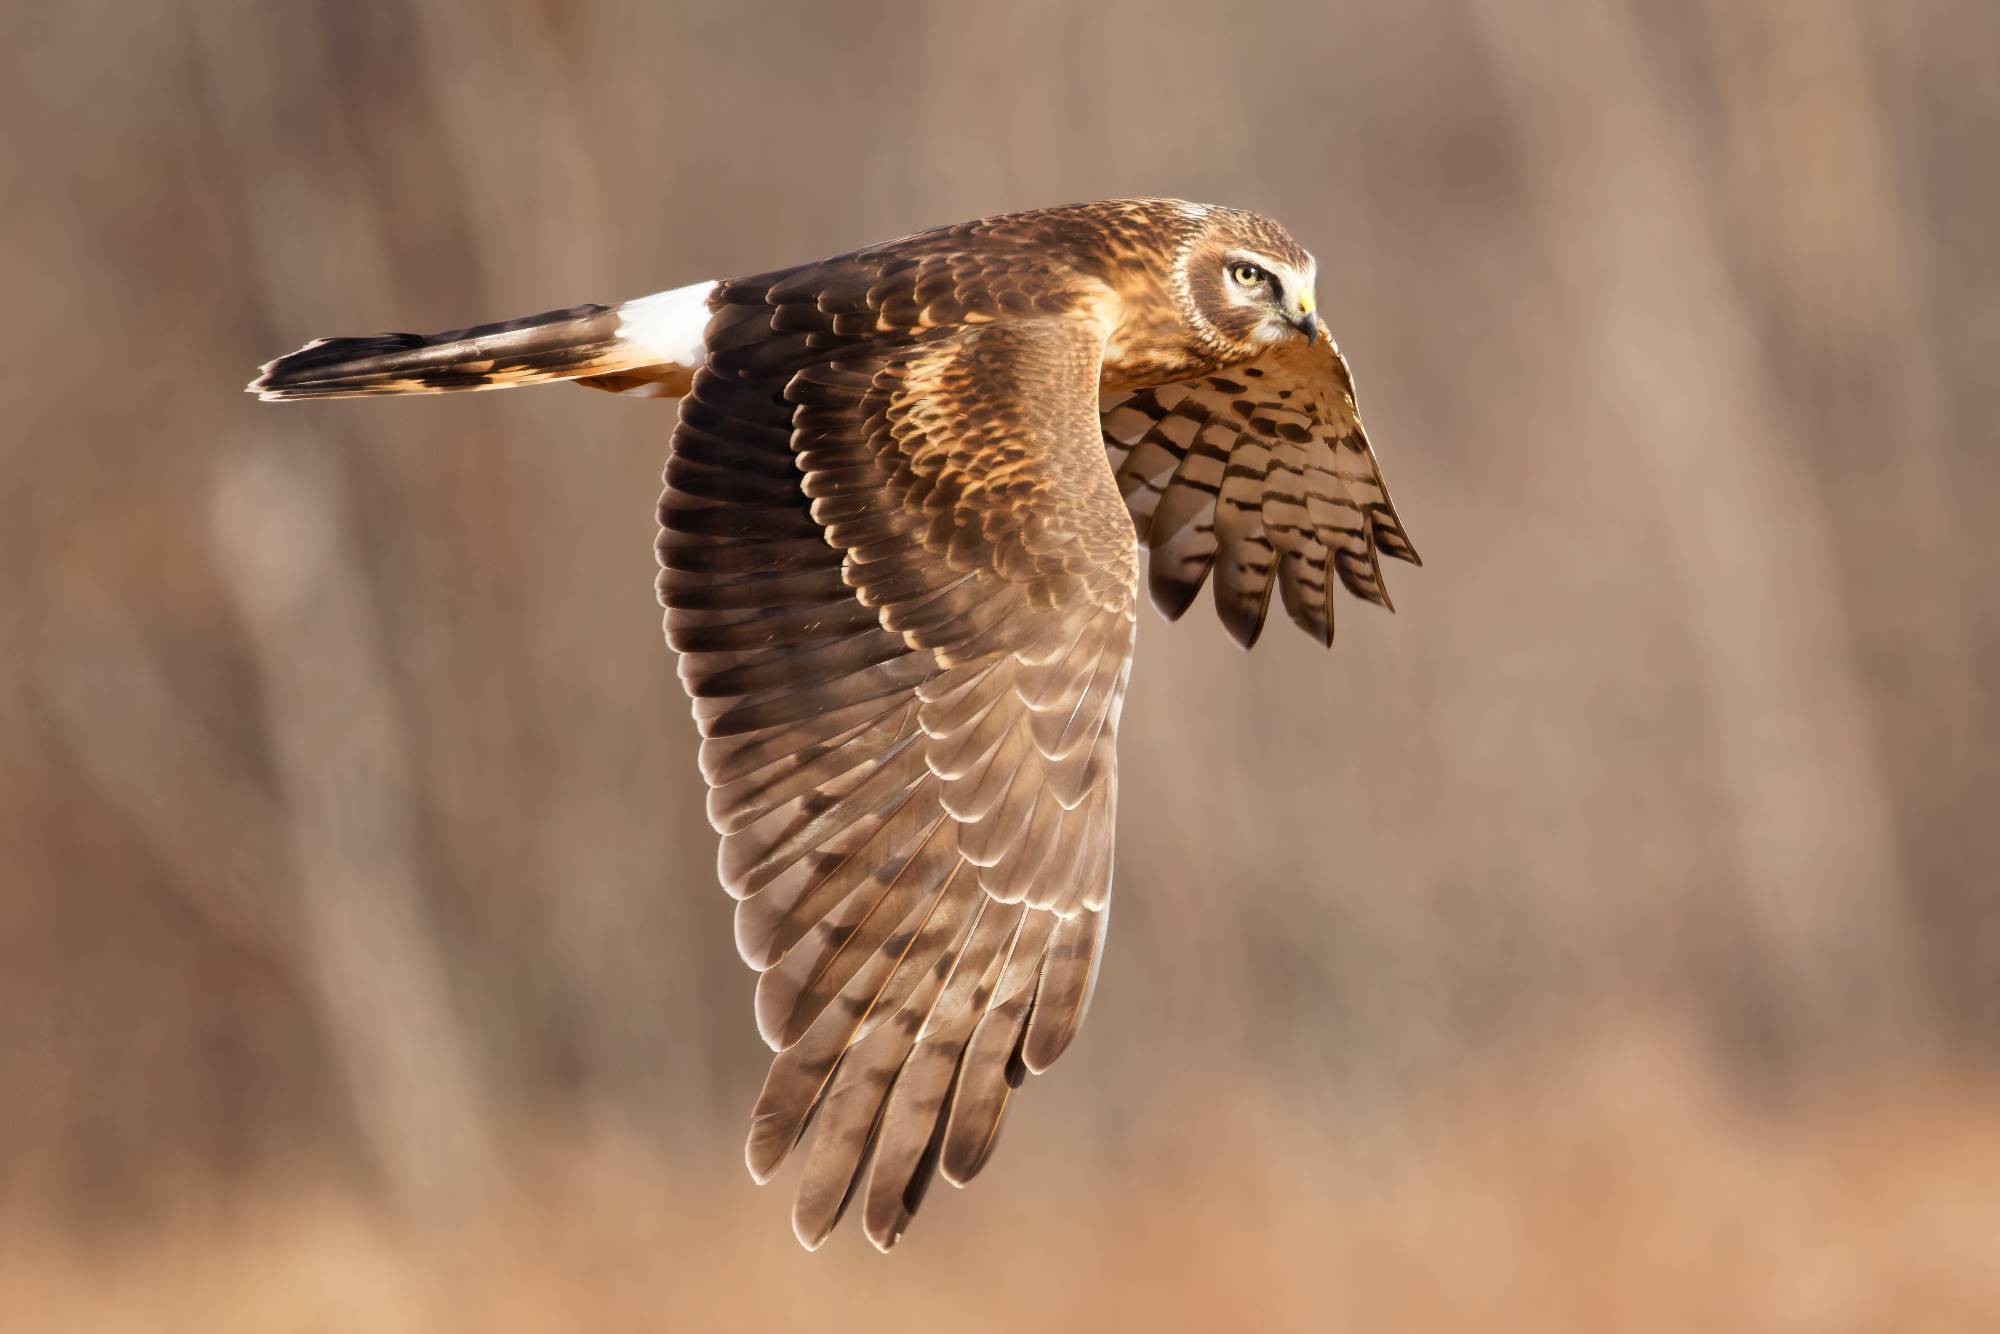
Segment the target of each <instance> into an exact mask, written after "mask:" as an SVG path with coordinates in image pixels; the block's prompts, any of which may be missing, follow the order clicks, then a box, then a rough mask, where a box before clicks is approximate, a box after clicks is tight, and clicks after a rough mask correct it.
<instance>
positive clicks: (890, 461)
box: [251, 200, 1417, 1249]
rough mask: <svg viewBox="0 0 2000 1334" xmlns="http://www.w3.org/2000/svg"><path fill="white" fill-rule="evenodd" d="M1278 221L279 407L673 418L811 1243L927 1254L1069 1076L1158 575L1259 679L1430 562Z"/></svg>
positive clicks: (951, 243) (1157, 217) (547, 332)
mask: <svg viewBox="0 0 2000 1334" xmlns="http://www.w3.org/2000/svg"><path fill="white" fill-rule="evenodd" d="M1313 276H1314V265H1313V261H1312V259H1311V257H1310V256H1309V255H1307V254H1306V253H1305V252H1304V251H1302V250H1301V249H1299V247H1298V246H1297V245H1296V244H1295V243H1294V242H1293V241H1292V240H1291V238H1290V237H1289V236H1288V235H1286V233H1285V232H1284V231H1283V229H1281V228H1279V227H1278V226H1277V225H1276V224H1275V223H1272V222H1270V221H1269V220H1267V219H1264V218H1261V217H1258V216H1257V215H1255V214H1250V213H1242V212H1238V211H1235V210H1229V209H1220V208H1211V207H1206V206H1202V205H1194V204H1186V203H1182V202H1179V201H1175V200H1125V201H1112V202H1107V203H1098V204H1085V205H1077V206H1073V207H1068V208H1055V209H1043V210H1037V211H1034V212H1029V213H1018V214H1009V215H1005V216H1001V217H996V218H988V219H982V220H979V221H975V222H969V223H964V224H961V225H959V226H955V227H947V228H941V229H939V230H936V231H931V232H924V233H920V234H918V235H915V236H910V237H906V238H903V239H902V240H898V241H892V242H889V243H888V244H885V245H880V246H875V247H871V248H869V249H866V250H861V251H857V252H855V253H853V254H850V255H845V256H841V257H839V258H836V259H830V260H825V261H821V262H818V263H813V264H807V265H802V266H800V267H797V268H792V269H785V270H782V271H778V272H774V273H767V274H760V275H758V276H756V277H751V278H740V279H732V280H725V281H722V282H717V283H713V284H706V285H700V286H698V287H697V288H687V289H680V290H679V291H677V292H673V293H665V294H662V295H661V296H658V297H653V298H646V299H644V300H642V301H638V302H629V303H626V304H625V305H623V306H618V307H579V308H577V309H575V310H571V311H559V312H553V313H551V314H550V315H548V316H537V317H531V318H530V319H528V320H519V321H512V322H509V323H508V324H504V325H492V326H485V327H483V328H480V329H473V330H465V331H459V332H456V333H453V334H449V335H440V336H437V337H435V338H419V337H416V336H413V335H407V334H400V335H381V336H379V337H377V338H373V339H353V340H333V341H330V342H321V343H318V344H314V345H311V346H309V347H308V348H306V349H304V350H302V351H301V352H298V353H295V354H293V355H292V356H291V357H287V358H281V359H280V360H279V361H277V362H274V363H272V364H271V365H270V366H268V367H266V368H265V371H264V374H263V375H262V376H261V377H260V378H259V380H258V381H257V382H256V383H254V384H253V385H252V386H251V387H252V389H253V390H255V391H257V392H260V393H262V394H263V395H264V396H266V397H272V398H291V397H313V396H335V395H345V394H363V393H398V392H425V391H436V390H446V389H459V388H485V387H492V386H495V385H500V384H511V383H523V382H528V381H533V380H540V379H575V380H579V381H581V382H583V383H586V384H589V385H592V386H593V387H597V388H604V389H611V390H614V391H620V392H632V391H637V392H641V393H653V394H665V395H671V396H682V403H681V415H680V422H679V425H678V426H677V427H676V429H675V431H674V435H673V440H672V444H671V449H670V453H669V458H668V462H667V467H666V489H665V492H664V494H663V495H662V496H661V498H660V533H659V540H658V544H657V549H658V556H659V564H660V573H659V592H660V599H661V602H662V603H663V604H664V605H665V607H666V635H667V640H668V642H669V643H670V644H671V645H672V646H673V647H674V649H675V650H677V651H678V652H679V654H680V655H681V657H680V667H681V677H682V680H683V681H684V683H685V684H686V686H687V690H688V693H689V695H690V696H691V697H692V698H693V701H694V710H695V717H696V719H697V721H698V723H699V726H700V730H701V734H702V738H703V740H702V744H701V754H700V761H701V769H702V774H703V776H704V777H705V778H706V779H707V780H708V783H709V788H710V790H709V803H708V813H709V818H710V820H711V821H712V822H713V823H714V825H715V827H716V829H717V830H718V831H719V832H720V833H721V835H722V848H721V856H720V861H719V868H720V877H721V880H722V883H723V885H724V887H725V888H726V889H727V890H728V891H729V892H730V893H731V894H732V895H734V896H736V898H737V899H738V900H739V901H740V902H739V904H738V907H737V912H736V936H737V945H738V948H739V950H740V951H741V952H742V954H743V957H744V959H745V960H746V961H748V962H749V963H750V964H751V966H753V967H755V968H757V969H759V970H760V971H761V973H762V976H761V977H760V979H759V982H758V986H757V994H756V1016H757V1025H758V1030H759V1032H760V1033H762V1035H763V1036H764V1038H765V1040H766V1041H767V1042H768V1043H769V1044H770V1045H771V1047H772V1049H773V1051H774V1052H775V1053H776V1056H775V1059H774V1060H773V1062H772V1065H771V1070H770V1075H769V1077H768V1078H767V1079H766V1081H765V1085H764V1090H763V1093H762V1094H761V1095H760V1097H759V1098H758V1100H757V1104H756V1108H755V1111H754V1113H753V1115H752V1119H751V1133H750V1140H749V1145H748V1148H747V1158H748V1162H749V1166H750V1170H751V1172H752V1174H753V1175H754V1176H755V1177H756V1178H757V1179H758V1180H760V1181H762V1180H765V1179H767V1178H768V1177H769V1176H770V1175H771V1174H772V1173H773V1172H775V1171H776V1170H777V1168H778V1166H779V1165H780V1163H781V1162H783V1161H784V1159H785V1158H786V1157H787V1156H788V1155H789V1154H790V1152H791V1150H792V1149H793V1148H794V1147H795V1146H796V1145H797V1144H798V1143H799V1142H800V1141H801V1139H802V1138H804V1137H805V1136H806V1134H807V1131H808V1128H809V1126H813V1127H815V1128H814V1129H813V1131H812V1137H811V1146H810V1149H809V1151H808V1152H807V1154H806V1162H805V1166H804V1169H803V1174H802V1179H801V1184H800V1187H799V1194H798V1199H797V1205H796V1208H795V1211H794V1215H793V1224H794V1228H795V1230H796V1231H797V1233H798V1235H799V1238H800V1240H801V1241H803V1242H804V1243H805V1244H806V1245H807V1246H809V1247H810V1246H817V1245H818V1244H819V1243H820V1242H821V1241H822V1240H824V1238H825V1237H826V1236H827V1234H828V1233H829V1232H830V1231H831V1230H832V1228H833V1226H834V1224H835V1223H836V1222H837V1221H838V1220H839V1218H840V1217H841V1215H842V1213H843V1212H844V1210H845V1209H846V1208H847V1206H848V1205H849V1204H850V1203H851V1202H852V1201H854V1200H855V1199H856V1198H857V1197H858V1198H859V1199H860V1201H861V1206H862V1207H861V1214H862V1220H863V1226H864V1228H865V1230H866V1231H867V1234H868V1236H869V1238H870V1239H871V1240H872V1241H873V1242H875V1244H876V1245H878V1246H880V1247H882V1248H884V1249H887V1248H888V1247H889V1246H892V1245H894V1244H895V1242H896V1240H897V1239H898V1238H899V1237H900V1236H901V1235H902V1232H903V1229H904V1228H905V1226H907V1224H908V1222H909V1220H910V1217H911V1215H912V1214H913V1213H914V1212H915V1210H916V1208H917V1206H918V1204H919V1203H920V1202H921V1200H922V1198H923V1194H924V1191H925V1189H926V1187H927V1185H928V1184H929V1182H930V1180H931V1177H932V1176H933V1174H934V1173H936V1172H938V1171H940V1170H941V1171H942V1172H943V1174H944V1175H945V1176H946V1178H947V1179H949V1180H951V1181H953V1182H954V1183H956V1184H961V1185H962V1184H964V1183H965V1182H966V1181H967V1180H969V1179H970V1178H971V1177H972V1176H973V1175H974V1174H975V1173H977V1172H978V1171H979V1170H980V1169H981V1168H982V1167H983V1166H984V1165H985V1163H986V1161H987V1159H988V1157H989V1156H990V1154H991V1153H992V1150H993V1147H994V1143H995V1140H996V1137H997V1135H998V1133H999V1129H1000V1124H1001V1121H1002V1118H1003V1116H1004V1114H1005V1112H1006V1108H1007V1106H1008V1102H1009V1096H1010V1094H1011V1092H1012V1091H1013V1089H1015V1088H1016V1087H1018V1086H1019V1084H1020V1082H1021V1080H1022V1078H1023V1077H1024V1075H1026V1074H1027V1073H1029V1072H1040V1071H1042V1070H1044V1069H1046V1068H1047V1067H1048V1066H1049V1065H1050V1063H1052V1062H1053V1061H1054V1060H1055V1059H1056V1057H1058V1056H1059V1055H1061V1053H1062V1051H1063V1050H1064V1048H1065V1047H1067V1046H1068V1044H1069V1042H1070V1040H1071V1039H1072V1038H1073V1037H1074V1036H1075V1034H1076V1031H1077V1028H1078V1025H1079V1024H1080V1022H1081V1020H1082V1017H1083V1013H1084V1010H1085V1008H1086V1007H1087V1006H1088V1004H1089V1001H1090V993H1091V988H1092V986H1093V984H1094V982H1095V979H1096V975H1097V966H1098V963H1099V960H1100V958H1101V954H1102V947H1103V940H1104V930H1105V923H1106V921H1107V918H1108V915H1109V911H1110V903H1111V881H1112V843H1113V838H1112V829H1113V819H1114V815H1115V812H1116V806H1117V772H1116V766H1115V754H1114V753H1115V749H1116V741H1117V732H1118V724H1119V715H1120V711H1121V707H1122V703H1123V699H1124V693H1125V685H1126V681H1127V679H1128V677H1129V675H1130V670H1131V652H1132V644H1133V635H1134V628H1135V617H1136V611H1137V603H1138V590H1139V582H1140V564H1141V552H1142V549H1144V550H1145V551H1146V552H1147V553H1149V554H1147V555H1146V557H1145V564H1146V582H1147V584H1148V586H1149V588H1150V591H1151V594H1152V598H1153V601H1154V603H1155V604H1156V605H1157V606H1158V607H1159V608H1160V609H1161V610H1162V611H1164V612H1165V613H1166V614H1167V615H1168V616H1169V617H1175V616H1178V615H1180V613H1181V612H1182V611H1184V610H1186V608H1187V607H1188V606H1189V605H1190V603H1191V602H1192V600H1193V599H1194V597H1195V596H1196V594H1197V593H1198V592H1199V590H1200V588H1201V585H1202V583H1203V581H1204V580H1208V579H1211V578H1212V580H1213V583H1214V588H1215V601H1216V607H1217V611H1218V612H1219V614H1220V616H1221V619H1222V621H1223V624H1224V625H1225V626H1226V627H1227V629H1228V630H1229V632H1230V634H1232V635H1233V636H1234V637H1235V638H1236V639H1238V640H1239V641H1240V642H1242V643H1243V644H1245V645H1246V646H1247V645H1248V644H1250V643H1251V642H1253V641H1254V640H1255V639H1256V637H1257V635H1258V633H1259V630H1260V629H1261V627H1262V625H1263V622H1264V618H1265V614H1266V611H1267V609H1268V607H1269V604H1270V599H1271V594H1272V590H1273V589H1274V588H1275V589H1276V590H1277V592H1278V595H1279V598H1280V599H1281V601H1282V602H1283V604H1284V607H1285V610H1286V613H1287V614H1288V615H1289V616H1290V617H1291V619H1292V620H1293V621H1294V622H1295V623H1296V624H1298V625H1299V626H1300V627H1301V628H1303V629H1304V630H1305V631H1306V632H1307V633H1309V634H1311V635H1312V636H1313V637H1314V638H1316V639H1319V640H1320V641H1321V642H1325V643H1330V642H1332V638H1333V622H1334V612H1333V593H1332V590H1333V585H1334V584H1335V583H1336V582H1338V583H1340V584H1342V585H1344V586H1345V587H1346V588H1347V589H1348V591H1349V592H1351V593H1353V594H1354V595H1355V596H1357V597H1360V598H1363V599H1365V600H1368V601H1372V602H1378V603H1381V604H1382V605H1384V606H1387V605H1388V602H1389V599H1388V593H1387V590H1386V589H1385V588H1384V586H1383V581H1382V574H1381V569H1380V565H1379V557H1380V556H1382V555H1389V556H1393V557H1396V558H1398V559H1403V560H1408V561H1412V562H1414V561H1415V560H1416V559H1417V557H1416V552H1415V550H1414V548H1412V547H1411V545H1410V542H1409V539H1408V537H1407V536H1406V534H1405V533H1404V531H1403V527H1402V524H1401V522H1400V520H1398V518H1397V517H1396V513H1395V510H1394V507H1393V506H1392V505H1391V504H1390V501H1389V496H1388V492H1387V491H1386V490H1385V489H1384V487H1383V484H1382V479H1381V475H1380V472H1379V471H1378V469H1377V468H1376V464H1375V458H1374V454H1373V452H1372V451H1371V450H1370V448H1369V446H1368V442H1367V440H1366V438H1365V436H1364V435H1363V434H1362V430H1361V422H1360V418H1359V417H1358V416H1357V415H1356V412H1355V407H1354V396H1353V384H1352V381H1351V379H1350V377H1349V375H1348V371H1347V366H1346V363H1345V362H1344V361H1343V360H1342V358H1341V356H1340V354H1339V352H1338V351H1337V350H1336V349H1335V347H1334V344H1333V341H1332V338H1331V336H1330V335H1329V334H1328V333H1327V331H1326V328H1325V325H1324V323H1323V322H1322V321H1321V320H1320V319H1319V317H1318V315H1317V314H1316V313H1315V311H1314V302H1313V295H1312V280H1313Z"/></svg>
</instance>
